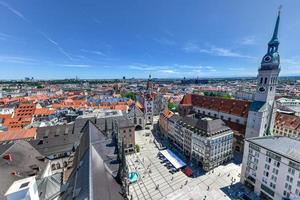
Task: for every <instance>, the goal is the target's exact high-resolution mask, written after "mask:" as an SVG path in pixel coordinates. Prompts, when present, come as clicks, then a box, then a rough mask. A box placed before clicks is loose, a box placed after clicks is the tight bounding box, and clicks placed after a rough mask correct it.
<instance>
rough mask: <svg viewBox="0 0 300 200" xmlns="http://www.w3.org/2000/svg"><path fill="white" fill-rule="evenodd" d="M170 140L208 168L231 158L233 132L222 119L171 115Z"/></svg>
mask: <svg viewBox="0 0 300 200" xmlns="http://www.w3.org/2000/svg"><path fill="white" fill-rule="evenodd" d="M167 136H168V138H169V141H170V143H171V144H172V145H174V146H175V147H177V149H179V150H180V151H182V153H183V154H184V155H185V156H186V157H187V158H188V159H189V160H192V161H193V162H195V163H197V164H199V165H200V166H202V168H203V169H204V170H205V171H209V170H211V169H213V168H215V167H217V166H219V165H221V164H223V163H226V162H228V161H229V160H230V159H231V158H232V143H233V142H232V141H233V132H232V130H231V129H230V128H229V127H227V126H226V125H225V123H224V122H223V121H222V120H220V119H211V118H202V119H196V118H191V117H180V116H178V115H176V114H174V115H172V116H171V117H170V118H168V134H167Z"/></svg>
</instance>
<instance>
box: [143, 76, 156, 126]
mask: <svg viewBox="0 0 300 200" xmlns="http://www.w3.org/2000/svg"><path fill="white" fill-rule="evenodd" d="M146 89H147V91H146V93H145V95H144V108H145V122H146V124H152V123H153V110H154V102H153V101H154V99H153V93H152V89H153V84H152V80H151V75H149V79H148V81H147V88H146Z"/></svg>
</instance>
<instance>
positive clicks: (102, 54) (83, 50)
mask: <svg viewBox="0 0 300 200" xmlns="http://www.w3.org/2000/svg"><path fill="white" fill-rule="evenodd" d="M80 51H82V52H85V53H91V54H96V55H99V56H106V55H105V54H104V53H103V52H102V51H96V50H88V49H80Z"/></svg>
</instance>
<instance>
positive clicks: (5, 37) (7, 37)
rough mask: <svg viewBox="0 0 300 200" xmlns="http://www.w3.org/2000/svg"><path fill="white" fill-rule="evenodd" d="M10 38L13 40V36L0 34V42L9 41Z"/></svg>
mask: <svg viewBox="0 0 300 200" xmlns="http://www.w3.org/2000/svg"><path fill="white" fill-rule="evenodd" d="M11 38H13V36H11V35H8V34H6V33H0V40H9V39H11Z"/></svg>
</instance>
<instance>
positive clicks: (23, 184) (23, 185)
mask: <svg viewBox="0 0 300 200" xmlns="http://www.w3.org/2000/svg"><path fill="white" fill-rule="evenodd" d="M28 185H29V182H26V183H22V184H21V186H20V189H21V188H23V187H27V186H28Z"/></svg>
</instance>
